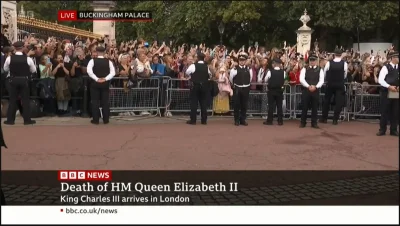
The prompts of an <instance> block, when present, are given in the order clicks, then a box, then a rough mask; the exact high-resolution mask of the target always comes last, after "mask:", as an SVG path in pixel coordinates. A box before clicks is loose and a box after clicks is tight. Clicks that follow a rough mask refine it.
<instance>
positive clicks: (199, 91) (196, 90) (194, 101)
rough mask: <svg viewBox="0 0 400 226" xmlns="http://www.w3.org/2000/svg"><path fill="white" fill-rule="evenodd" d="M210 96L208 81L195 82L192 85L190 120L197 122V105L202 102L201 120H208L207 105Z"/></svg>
mask: <svg viewBox="0 0 400 226" xmlns="http://www.w3.org/2000/svg"><path fill="white" fill-rule="evenodd" d="M209 96H210V89H209V84H208V81H207V82H202V83H193V84H192V85H191V87H190V121H192V122H196V116H197V106H198V104H200V112H201V122H207V105H208V100H209Z"/></svg>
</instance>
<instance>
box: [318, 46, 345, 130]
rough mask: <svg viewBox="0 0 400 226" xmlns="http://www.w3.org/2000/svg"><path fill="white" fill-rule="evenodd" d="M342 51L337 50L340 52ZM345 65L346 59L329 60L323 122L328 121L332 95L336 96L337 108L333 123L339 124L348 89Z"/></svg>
mask: <svg viewBox="0 0 400 226" xmlns="http://www.w3.org/2000/svg"><path fill="white" fill-rule="evenodd" d="M339 53H340V52H336V54H339ZM344 66H345V61H344V60H341V61H339V62H335V61H334V60H331V61H329V70H328V71H327V72H326V89H325V100H324V104H323V108H322V118H321V120H320V122H321V123H326V121H327V118H328V113H329V107H330V105H331V99H332V96H334V97H335V109H334V112H333V124H334V125H337V123H338V120H339V116H340V112H341V111H342V108H343V105H344V101H345V99H344V98H345V93H346V89H345V86H344V82H345V78H344V73H345V71H344Z"/></svg>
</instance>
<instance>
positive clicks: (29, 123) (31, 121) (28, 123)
mask: <svg viewBox="0 0 400 226" xmlns="http://www.w3.org/2000/svg"><path fill="white" fill-rule="evenodd" d="M33 124H36V121H35V120H30V121H27V122H24V125H33Z"/></svg>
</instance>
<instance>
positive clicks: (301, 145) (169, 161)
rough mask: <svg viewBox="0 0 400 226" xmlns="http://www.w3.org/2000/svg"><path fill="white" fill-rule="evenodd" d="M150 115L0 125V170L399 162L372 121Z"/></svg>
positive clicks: (340, 166)
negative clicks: (267, 122)
mask: <svg viewBox="0 0 400 226" xmlns="http://www.w3.org/2000/svg"><path fill="white" fill-rule="evenodd" d="M151 120H153V122H152V123H143V122H142V123H129V124H127V125H121V124H118V123H115V121H114V122H112V123H111V124H109V125H106V126H105V125H99V126H94V125H88V124H87V123H86V124H84V125H69V126H66V125H43V124H41V123H40V122H39V123H38V124H37V125H34V126H21V125H15V126H3V131H4V133H5V137H6V141H7V145H8V146H9V148H8V149H3V150H2V152H1V154H2V158H1V161H2V169H3V170H56V169H103V170H105V169H107V170H398V169H399V165H398V160H399V139H398V138H397V137H391V136H384V137H376V136H375V133H376V132H377V128H378V125H377V124H369V123H363V122H344V123H341V124H339V125H338V126H333V125H331V124H326V125H320V127H321V129H319V130H316V129H312V128H310V127H307V128H304V129H300V128H298V125H299V122H298V121H287V122H285V125H284V126H277V125H274V126H264V125H262V122H261V121H260V120H250V121H249V124H250V125H249V126H248V127H243V126H240V127H235V126H233V125H232V120H231V119H219V120H210V121H209V124H208V125H207V126H204V125H200V124H198V125H196V126H190V125H186V124H185V123H184V121H181V120H175V121H174V122H172V123H161V122H162V121H160V120H164V119H154V118H153V119H151ZM154 120H156V122H155V123H154ZM157 120H159V122H157ZM169 120H174V119H169ZM19 137H24V138H23V139H21V138H19ZM18 138H19V139H18Z"/></svg>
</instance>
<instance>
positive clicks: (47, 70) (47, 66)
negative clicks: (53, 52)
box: [39, 55, 54, 79]
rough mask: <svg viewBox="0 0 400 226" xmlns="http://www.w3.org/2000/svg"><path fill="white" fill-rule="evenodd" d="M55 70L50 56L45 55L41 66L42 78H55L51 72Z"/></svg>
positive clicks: (41, 60) (41, 59)
mask: <svg viewBox="0 0 400 226" xmlns="http://www.w3.org/2000/svg"><path fill="white" fill-rule="evenodd" d="M52 68H53V64H52V63H51V61H50V58H49V56H48V55H43V56H42V57H41V58H40V64H39V71H40V78H41V79H44V78H54V76H53V75H52V73H51V71H52Z"/></svg>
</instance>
